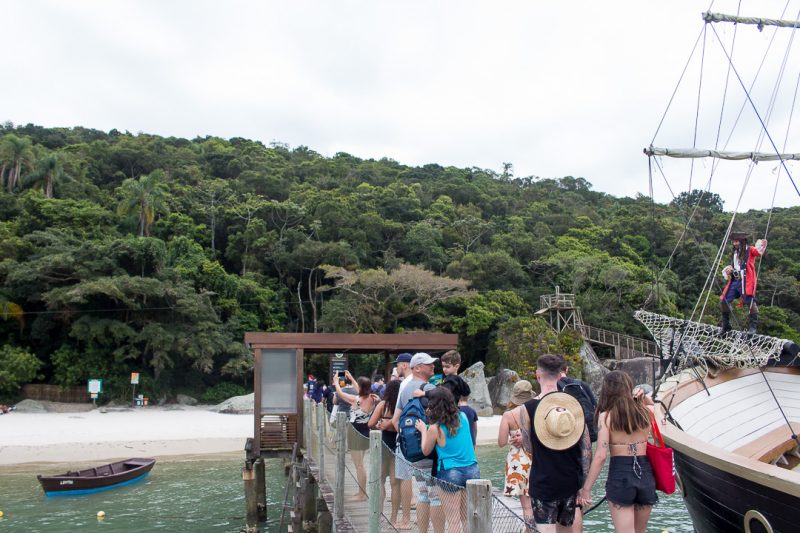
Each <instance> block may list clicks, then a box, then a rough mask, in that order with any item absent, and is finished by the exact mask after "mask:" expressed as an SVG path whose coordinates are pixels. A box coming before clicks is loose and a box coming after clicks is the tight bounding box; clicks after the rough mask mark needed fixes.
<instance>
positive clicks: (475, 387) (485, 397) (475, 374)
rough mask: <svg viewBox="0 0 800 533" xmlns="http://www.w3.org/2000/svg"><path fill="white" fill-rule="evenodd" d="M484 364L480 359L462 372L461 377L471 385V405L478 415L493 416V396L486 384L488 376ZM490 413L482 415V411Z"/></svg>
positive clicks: (469, 401)
mask: <svg viewBox="0 0 800 533" xmlns="http://www.w3.org/2000/svg"><path fill="white" fill-rule="evenodd" d="M483 368H484V365H483V363H482V362H480V361H478V362H477V363H475V364H474V365H472V366H471V367H469V368H468V369H466V370H464V372H462V373H461V377H462V378H463V379H464V381H466V382H467V385H469V388H470V390H471V391H472V394H470V395H469V399H468V403H469V406H470V407H472V408H473V409H475V411H476V412H477V413H478V416H492V397H491V396H490V395H489V386H488V385H487V384H486V376H485V375H484V373H483ZM487 407H488V408H489V410H488V415H487V414H484V415H481V412H483V413H486V412H487V410H486V409H487Z"/></svg>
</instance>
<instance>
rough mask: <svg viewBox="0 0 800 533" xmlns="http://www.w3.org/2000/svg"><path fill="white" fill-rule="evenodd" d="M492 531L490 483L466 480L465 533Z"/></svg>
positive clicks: (486, 480) (481, 480)
mask: <svg viewBox="0 0 800 533" xmlns="http://www.w3.org/2000/svg"><path fill="white" fill-rule="evenodd" d="M491 531H492V482H491V481H489V480H488V479H469V480H467V533H491Z"/></svg>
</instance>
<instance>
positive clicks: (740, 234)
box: [731, 231, 748, 241]
mask: <svg viewBox="0 0 800 533" xmlns="http://www.w3.org/2000/svg"><path fill="white" fill-rule="evenodd" d="M731 240H732V241H746V240H748V235H747V232H745V231H734V232H731Z"/></svg>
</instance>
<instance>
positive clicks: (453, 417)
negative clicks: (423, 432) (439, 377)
mask: <svg viewBox="0 0 800 533" xmlns="http://www.w3.org/2000/svg"><path fill="white" fill-rule="evenodd" d="M426 396H427V397H428V409H427V410H426V412H427V414H428V422H430V423H431V424H439V427H440V428H447V432H448V433H449V434H450V436H451V437H455V436H456V435H457V434H458V428H460V427H461V418H460V416H459V413H460V412H461V411H459V410H458V407H457V406H456V400H455V398H454V397H453V393H452V392H450V389H448V388H447V387H436V388H435V389H433V390H430V391H428V393H427V394H426Z"/></svg>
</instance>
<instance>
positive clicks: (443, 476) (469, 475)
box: [436, 463, 481, 492]
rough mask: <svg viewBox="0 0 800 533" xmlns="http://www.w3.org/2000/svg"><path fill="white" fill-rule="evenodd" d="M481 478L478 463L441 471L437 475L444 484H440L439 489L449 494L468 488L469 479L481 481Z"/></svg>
mask: <svg viewBox="0 0 800 533" xmlns="http://www.w3.org/2000/svg"><path fill="white" fill-rule="evenodd" d="M480 477H481V469H480V467H478V463H474V464H471V465H469V466H454V467H453V468H448V469H446V470H439V473H438V474H437V475H436V479H438V480H439V481H442V482H443V483H439V487H440V488H441V489H442V490H445V491H447V492H457V491H459V490H461V489H463V488H464V487H466V486H467V480H468V479H480Z"/></svg>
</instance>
